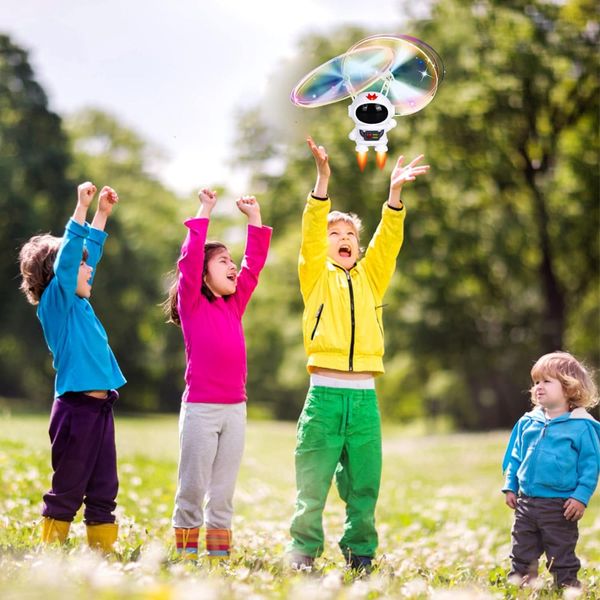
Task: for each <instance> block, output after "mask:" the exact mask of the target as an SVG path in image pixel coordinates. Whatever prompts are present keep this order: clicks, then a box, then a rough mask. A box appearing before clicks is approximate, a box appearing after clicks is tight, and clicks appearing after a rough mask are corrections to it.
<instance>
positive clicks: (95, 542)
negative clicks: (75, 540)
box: [86, 523, 119, 554]
mask: <svg viewBox="0 0 600 600" xmlns="http://www.w3.org/2000/svg"><path fill="white" fill-rule="evenodd" d="M86 530H87V539H88V546H89V547H90V548H98V549H100V550H102V552H104V553H105V554H109V553H110V552H112V549H113V544H114V543H115V542H116V541H117V534H118V533H119V526H118V525H117V524H116V523H100V524H99V525H86Z"/></svg>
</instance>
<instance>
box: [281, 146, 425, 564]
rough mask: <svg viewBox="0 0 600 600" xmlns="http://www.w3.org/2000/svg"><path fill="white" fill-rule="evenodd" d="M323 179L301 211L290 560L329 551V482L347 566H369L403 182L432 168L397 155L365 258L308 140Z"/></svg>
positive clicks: (354, 221)
mask: <svg viewBox="0 0 600 600" xmlns="http://www.w3.org/2000/svg"><path fill="white" fill-rule="evenodd" d="M307 141H308V146H309V148H310V150H311V152H312V154H313V156H314V157H315V162H316V165H317V182H316V185H315V189H314V191H313V192H312V193H311V194H309V196H308V199H307V203H306V207H305V209H304V214H303V217H302V242H301V248H300V258H299V266H298V271H299V277H300V290H301V292H302V298H303V300H304V316H303V335H304V347H305V350H306V354H307V356H308V363H307V368H308V371H309V373H310V388H309V390H308V395H307V398H306V402H305V404H304V408H303V410H302V414H301V415H300V420H299V422H298V437H297V443H296V452H295V459H296V487H297V497H296V512H295V514H294V517H293V520H292V526H291V535H292V542H291V544H290V546H289V552H290V562H291V565H292V567H294V568H297V569H301V568H310V567H311V566H312V564H313V561H314V559H315V558H316V557H318V556H320V555H321V553H322V552H323V522H322V513H323V508H324V507H325V501H326V499H327V494H328V492H329V488H330V486H331V480H332V478H333V476H334V474H335V479H336V484H337V488H338V491H339V494H340V497H341V498H342V500H343V501H344V502H345V503H346V520H345V527H344V534H343V536H342V539H341V540H340V542H339V546H340V549H341V550H342V553H343V554H344V557H345V558H346V562H347V565H348V566H349V567H350V568H353V569H357V570H365V571H370V569H371V562H372V559H373V557H374V555H375V551H376V549H377V531H376V529H375V505H376V503H377V497H378V494H379V483H380V479H381V424H380V417H379V408H378V406H377V397H376V395H375V384H374V377H375V376H376V375H379V374H381V373H383V371H384V369H383V351H384V349H383V324H382V305H383V295H384V293H385V290H386V289H387V287H388V285H389V283H390V280H391V278H392V275H393V273H394V268H395V266H396V257H397V255H398V252H399V251H400V247H401V245H402V240H403V231H404V215H405V210H404V205H403V203H402V201H401V200H400V192H401V190H402V186H403V185H404V184H405V183H406V182H407V181H414V180H415V178H416V177H418V176H419V175H424V174H425V173H427V171H428V170H429V166H428V165H421V166H419V165H418V163H419V162H420V161H421V159H422V158H423V156H422V155H421V156H418V157H417V158H415V159H414V160H413V161H412V162H411V163H410V164H408V165H407V166H406V167H404V166H403V165H402V163H403V160H404V158H403V157H400V158H399V159H398V162H397V163H396V166H395V168H394V170H393V171H392V175H391V181H390V192H389V197H388V200H387V202H386V203H385V204H384V205H383V208H382V218H381V222H380V223H379V226H378V228H377V231H376V232H375V234H374V236H373V239H372V240H371V242H370V244H369V247H368V249H367V251H366V253H365V256H364V258H362V259H361V260H359V253H360V249H359V233H360V227H361V223H360V219H359V218H358V217H357V216H356V215H354V214H348V213H341V212H338V211H333V212H331V213H330V212H329V209H330V207H331V202H330V200H329V198H328V196H327V186H328V183H329V177H330V175H331V170H330V168H329V160H328V156H327V152H326V151H325V148H323V146H318V147H317V146H316V144H315V143H314V142H313V140H312V139H311V138H308V140H307Z"/></svg>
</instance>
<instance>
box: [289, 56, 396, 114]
mask: <svg viewBox="0 0 600 600" xmlns="http://www.w3.org/2000/svg"><path fill="white" fill-rule="evenodd" d="M393 61H394V53H393V50H392V49H391V48H386V47H376V46H372V45H369V46H368V47H365V48H357V49H356V51H353V52H352V53H351V54H348V53H345V54H342V55H340V56H336V57H335V58H332V59H331V60H329V61H327V62H326V63H324V64H322V65H321V66H320V67H317V68H316V69H314V70H312V71H311V72H310V73H309V74H308V75H306V76H305V77H303V78H302V79H301V80H300V81H299V82H298V83H297V84H296V86H295V87H294V89H293V90H292V93H291V96H290V99H291V101H292V102H293V103H294V104H296V105H297V106H303V107H305V108H316V107H318V106H325V105H326V104H332V103H333V102H338V101H339V100H344V99H345V98H349V97H351V96H355V95H356V94H358V93H360V92H361V91H363V90H365V89H367V88H368V87H369V86H371V85H372V84H374V83H375V82H376V81H379V80H381V78H382V77H383V76H384V74H385V73H386V72H387V71H389V69H390V67H391V66H392V63H393Z"/></svg>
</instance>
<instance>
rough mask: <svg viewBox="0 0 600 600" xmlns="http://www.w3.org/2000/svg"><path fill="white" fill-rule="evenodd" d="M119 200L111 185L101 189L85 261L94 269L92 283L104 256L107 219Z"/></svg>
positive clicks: (87, 241) (87, 243) (87, 242)
mask: <svg viewBox="0 0 600 600" xmlns="http://www.w3.org/2000/svg"><path fill="white" fill-rule="evenodd" d="M118 202H119V196H118V194H117V192H115V190H113V189H112V188H111V187H108V186H107V185H105V186H104V187H103V188H102V190H100V195H99V197H98V209H97V210H96V214H95V215H94V218H93V220H92V225H91V228H90V234H89V236H88V239H87V240H86V244H85V246H86V248H87V251H88V257H87V259H86V261H85V262H86V263H87V264H88V265H89V266H90V267H92V269H93V271H92V277H91V278H90V283H93V280H94V276H95V275H96V266H97V265H98V263H99V262H100V259H101V258H102V249H103V247H104V242H105V241H106V238H107V237H108V236H107V234H106V233H105V232H104V228H105V227H106V221H107V219H108V217H110V215H111V213H112V211H113V208H114V207H115V205H116V204H117V203H118Z"/></svg>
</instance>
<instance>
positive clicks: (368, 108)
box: [348, 92, 397, 152]
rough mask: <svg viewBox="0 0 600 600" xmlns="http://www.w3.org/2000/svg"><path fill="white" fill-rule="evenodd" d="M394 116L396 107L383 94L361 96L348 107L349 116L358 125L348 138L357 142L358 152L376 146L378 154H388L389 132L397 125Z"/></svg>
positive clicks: (368, 93)
mask: <svg viewBox="0 0 600 600" xmlns="http://www.w3.org/2000/svg"><path fill="white" fill-rule="evenodd" d="M394 115H395V109H394V106H393V105H392V103H391V102H390V101H389V100H388V99H387V97H386V96H384V95H383V94H378V93H376V92H363V93H362V94H359V95H358V96H357V97H356V98H355V99H354V102H352V104H351V105H350V106H349V107H348V116H349V117H350V118H351V119H352V120H353V121H354V123H356V126H355V127H354V129H353V130H352V131H351V132H350V135H349V136H348V137H349V138H350V139H351V140H353V141H354V142H356V151H357V152H367V151H368V149H369V148H370V147H372V146H374V147H375V150H376V151H377V152H387V149H388V147H387V141H388V138H387V132H388V131H389V130H390V129H393V128H394V127H396V125H397V123H396V121H395V119H394Z"/></svg>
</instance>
